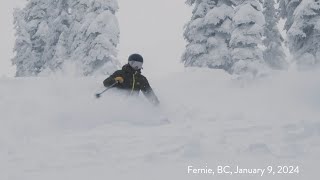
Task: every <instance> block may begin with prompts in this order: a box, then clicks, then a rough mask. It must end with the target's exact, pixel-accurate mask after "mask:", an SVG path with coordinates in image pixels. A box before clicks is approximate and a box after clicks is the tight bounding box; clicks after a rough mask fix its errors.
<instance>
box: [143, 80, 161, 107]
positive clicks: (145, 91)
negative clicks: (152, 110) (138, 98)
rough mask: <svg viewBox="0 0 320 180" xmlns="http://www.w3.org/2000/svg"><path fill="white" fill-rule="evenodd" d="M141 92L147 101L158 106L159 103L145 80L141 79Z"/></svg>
mask: <svg viewBox="0 0 320 180" xmlns="http://www.w3.org/2000/svg"><path fill="white" fill-rule="evenodd" d="M141 91H142V92H143V94H144V95H145V96H146V97H147V99H148V100H149V101H150V102H151V103H152V104H154V105H159V104H160V101H159V99H158V97H157V96H156V94H155V93H154V91H153V90H152V88H151V86H150V84H149V82H148V80H147V78H143V84H142V87H141Z"/></svg>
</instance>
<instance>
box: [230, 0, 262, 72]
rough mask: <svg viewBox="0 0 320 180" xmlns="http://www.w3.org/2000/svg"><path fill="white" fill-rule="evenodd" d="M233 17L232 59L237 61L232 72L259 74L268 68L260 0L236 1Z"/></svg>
mask: <svg viewBox="0 0 320 180" xmlns="http://www.w3.org/2000/svg"><path fill="white" fill-rule="evenodd" d="M236 2H237V6H236V11H235V15H234V17H233V22H234V26H235V27H234V30H233V32H232V34H231V40H230V46H231V48H232V59H233V61H234V62H235V63H234V65H233V67H232V72H233V73H235V74H252V75H254V76H255V75H259V74H261V73H263V72H264V71H265V69H266V67H267V66H266V63H265V61H264V59H263V52H262V49H261V48H260V47H259V46H260V45H262V35H263V26H264V24H265V19H264V16H263V14H262V8H261V4H260V2H259V1H258V0H243V1H236Z"/></svg>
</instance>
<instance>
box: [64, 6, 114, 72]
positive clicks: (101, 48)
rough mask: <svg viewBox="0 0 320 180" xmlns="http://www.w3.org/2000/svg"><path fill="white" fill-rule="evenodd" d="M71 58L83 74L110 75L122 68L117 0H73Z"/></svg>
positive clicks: (70, 39) (70, 40) (70, 41)
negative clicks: (118, 58)
mask: <svg viewBox="0 0 320 180" xmlns="http://www.w3.org/2000/svg"><path fill="white" fill-rule="evenodd" d="M70 5H71V11H72V13H71V16H72V19H74V21H73V22H72V24H71V29H70V31H71V32H70V33H71V35H70V38H69V43H70V52H71V53H70V60H71V61H72V62H73V63H76V64H77V66H78V67H80V70H81V74H82V75H92V74H95V73H104V74H110V73H112V72H113V71H114V70H116V69H117V68H118V66H119V65H120V63H119V61H118V60H117V59H116V58H115V57H116V56H117V49H116V48H117V45H118V43H119V34H120V30H119V25H118V21H117V19H116V16H115V13H116V11H117V10H118V4H117V1H116V0H70Z"/></svg>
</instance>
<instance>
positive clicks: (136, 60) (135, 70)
mask: <svg viewBox="0 0 320 180" xmlns="http://www.w3.org/2000/svg"><path fill="white" fill-rule="evenodd" d="M142 65H143V57H142V56H141V55H139V54H132V55H130V56H129V58H128V64H126V65H124V66H123V67H122V70H118V71H116V72H114V73H113V74H112V75H111V76H110V77H108V78H107V79H105V80H104V81H103V85H104V86H105V87H111V86H114V87H116V88H118V89H122V90H125V91H126V92H127V93H128V95H139V92H140V90H141V91H142V92H143V94H144V95H145V96H146V98H147V99H148V100H149V101H150V102H151V103H152V104H154V105H158V104H159V103H160V102H159V100H158V98H157V96H156V95H155V93H154V92H153V90H152V88H151V86H150V84H149V82H148V80H147V78H146V77H144V76H143V75H142V74H141V69H142Z"/></svg>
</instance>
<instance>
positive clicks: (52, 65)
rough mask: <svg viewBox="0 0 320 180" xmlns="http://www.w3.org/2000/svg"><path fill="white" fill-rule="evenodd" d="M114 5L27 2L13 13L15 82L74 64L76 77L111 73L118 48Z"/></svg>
mask: <svg viewBox="0 0 320 180" xmlns="http://www.w3.org/2000/svg"><path fill="white" fill-rule="evenodd" d="M117 9H118V4H117V1H116V0H30V1H29V2H28V4H27V6H26V7H25V8H23V9H22V10H16V11H15V27H16V37H17V40H16V45H15V49H14V50H15V52H16V56H15V57H14V59H13V64H15V65H16V66H17V73H16V75H17V76H36V75H39V73H41V74H44V75H45V74H47V72H51V71H53V72H55V71H57V70H60V69H61V68H63V65H64V64H65V63H69V62H71V63H75V64H77V66H76V67H77V68H79V69H78V70H77V71H78V72H80V75H91V74H93V73H95V72H97V71H100V72H101V71H103V72H104V73H110V72H111V71H113V70H115V69H116V68H117V66H118V65H119V62H118V60H116V59H115V57H116V55H117V50H116V47H117V44H118V43H119V26H118V22H117V19H116V17H115V13H116V11H117Z"/></svg>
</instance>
